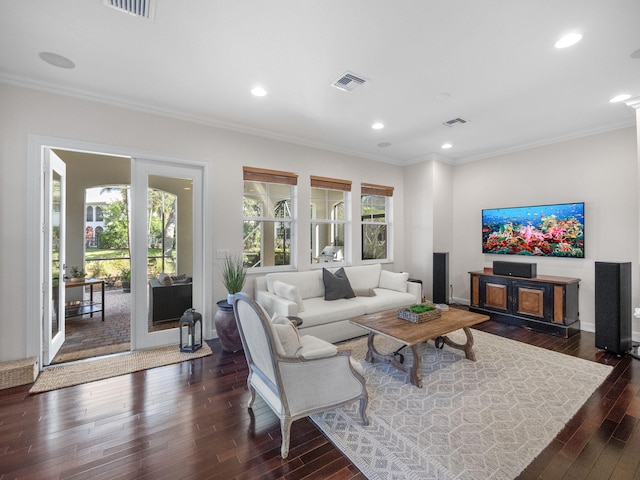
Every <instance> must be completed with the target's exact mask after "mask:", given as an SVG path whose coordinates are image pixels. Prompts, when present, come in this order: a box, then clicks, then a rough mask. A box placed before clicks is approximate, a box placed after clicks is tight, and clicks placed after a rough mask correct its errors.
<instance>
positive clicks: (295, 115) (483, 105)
mask: <svg viewBox="0 0 640 480" xmlns="http://www.w3.org/2000/svg"><path fill="white" fill-rule="evenodd" d="M152 1H153V0H152ZM152 7H153V8H152V18H151V19H145V18H139V17H135V16H133V15H129V14H127V13H123V12H120V11H117V10H115V9H113V8H110V7H108V6H106V5H104V4H103V0H65V1H64V2H63V1H51V0H29V1H24V0H0V82H5V83H9V84H14V85H22V86H27V87H32V88H38V89H44V90H47V91H54V92H59V93H63V94H68V95H73V96H79V97H82V98H89V99H94V100H99V101H103V102H108V103H113V104H117V105H123V106H127V107H132V108H137V109H141V110H144V111H150V112H155V113H161V114H166V115H171V116H174V117H178V118H182V119H187V120H191V121H196V122H200V123H204V124H208V125H215V126H219V127H223V128H228V129H233V130H238V131H244V132H249V133H253V134H257V135H262V136H266V137H270V138H276V139H282V140H287V141H292V142H295V143H298V144H304V145H311V146H316V147H320V148H325V149H329V150H331V151H336V152H342V153H348V154H354V155H358V156H361V157H365V158H369V159H374V160H380V161H384V162H389V163H394V164H398V165H408V164H412V163H415V162H419V161H423V160H426V159H439V160H442V161H446V162H449V163H452V164H456V163H461V162H466V161H472V160H477V159H480V158H484V157H488V156H491V155H496V154H500V153H506V152H510V151H515V150H519V149H523V148H528V147H531V146H535V145H543V144H547V143H552V142H555V141H560V140H564V139H569V138H575V137H579V136H583V135H588V134H591V133H597V132H602V131H607V130H611V129H615V128H621V127H625V126H630V125H634V124H635V112H634V110H633V109H632V108H630V107H629V106H627V105H625V103H624V102H622V103H617V104H612V103H609V99H610V98H612V97H613V96H615V95H618V94H621V93H628V94H630V95H632V97H637V96H640V58H637V57H640V52H638V50H639V49H640V25H639V24H638V19H640V1H638V0H611V1H603V0H561V1H552V0H536V1H534V0H519V1H513V0H483V1H478V0H430V1H426V0H402V1H389V0H342V1H336V0H189V1H188V2H186V1H179V2H178V1H170V0H155V1H154V3H153V5H152ZM575 31H577V32H580V33H582V34H583V39H582V41H581V42H579V43H578V44H576V45H574V46H573V47H569V48H565V49H556V48H554V43H555V42H556V40H558V38H560V37H561V36H562V35H563V34H565V33H568V32H575ZM41 52H52V53H55V54H59V55H62V56H64V57H66V58H67V59H69V60H71V61H72V62H73V63H74V64H75V68H59V67H56V66H52V65H50V64H48V63H45V62H44V61H43V60H41V59H40V58H39V53H41ZM634 52H636V53H635V54H634ZM632 55H633V56H632ZM346 72H351V73H354V74H355V75H357V76H359V77H362V78H364V79H366V82H365V83H364V84H362V85H359V86H358V87H357V88H355V89H354V90H353V91H351V92H345V91H341V90H339V89H337V88H334V87H332V86H331V84H332V83H333V82H334V81H335V80H337V79H338V78H340V77H341V76H343V75H344V74H345V73H346ZM257 85H260V86H262V87H264V88H265V89H266V90H267V92H268V94H267V95H266V96H264V97H254V96H252V95H251V94H250V89H251V88H253V87H254V86H257ZM454 118H462V119H464V120H467V123H464V124H460V123H458V124H456V125H455V126H453V127H447V126H444V125H443V122H446V121H448V120H451V119H454ZM374 122H382V123H383V124H384V125H385V127H384V128H383V129H380V130H374V129H372V128H371V125H372V124H373V123H374ZM446 142H448V143H451V144H452V145H453V147H452V148H450V149H448V150H443V149H442V148H441V145H442V144H444V143H446ZM387 144H390V145H387ZM380 145H383V146H380ZM384 145H387V146H384Z"/></svg>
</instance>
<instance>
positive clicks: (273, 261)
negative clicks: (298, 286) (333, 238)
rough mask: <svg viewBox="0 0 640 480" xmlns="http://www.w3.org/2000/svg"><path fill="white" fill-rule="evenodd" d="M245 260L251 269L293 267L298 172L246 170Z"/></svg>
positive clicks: (244, 168)
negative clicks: (294, 216) (295, 198)
mask: <svg viewBox="0 0 640 480" xmlns="http://www.w3.org/2000/svg"><path fill="white" fill-rule="evenodd" d="M243 178H244V198H243V257H244V260H245V265H246V266H247V267H248V268H255V267H273V266H289V265H292V259H293V258H294V257H293V242H292V235H293V233H294V232H293V194H294V187H295V185H297V183H298V176H297V175H296V174H294V173H289V172H279V171H276V170H265V169H261V168H252V167H243Z"/></svg>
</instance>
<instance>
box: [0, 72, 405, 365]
mask: <svg viewBox="0 0 640 480" xmlns="http://www.w3.org/2000/svg"><path fill="white" fill-rule="evenodd" d="M0 104H1V105H2V109H0V116H1V117H0V149H1V150H0V152H1V157H0V182H1V185H2V188H0V242H1V243H0V265H1V266H2V276H1V277H0V361H8V360H14V359H19V358H26V357H28V356H31V355H36V354H37V352H38V350H39V348H40V347H39V343H38V339H37V338H34V333H33V332H30V333H29V335H28V334H27V331H28V329H27V324H28V323H29V321H28V319H26V318H24V315H25V313H24V312H25V311H27V285H25V276H26V273H25V268H26V266H27V265H28V260H29V258H30V256H31V259H33V257H34V256H36V255H38V254H39V253H40V252H29V251H28V250H27V247H26V244H27V239H28V229H29V228H33V226H34V225H35V226H36V228H37V225H38V222H39V220H38V219H34V218H27V206H28V203H29V201H28V199H27V186H28V184H29V181H28V178H27V173H28V166H27V162H28V161H30V159H29V158H28V151H27V150H28V149H27V147H28V143H29V135H38V136H45V137H55V138H59V139H69V140H70V141H79V142H89V143H91V144H97V145H104V146H107V147H109V148H112V147H113V149H114V150H118V152H125V151H127V150H128V149H131V150H134V151H135V152H136V153H139V152H147V153H148V157H155V158H160V159H162V158H177V159H189V160H197V161H200V162H206V163H207V164H209V165H210V167H211V169H210V172H211V178H209V179H208V182H209V184H210V185H211V192H209V193H210V195H209V196H208V197H207V209H208V210H207V211H208V212H209V213H208V215H207V218H206V221H207V222H208V223H209V225H210V228H209V230H208V231H209V232H210V235H209V236H208V238H207V239H206V242H205V245H206V253H207V254H208V255H209V258H208V259H205V272H207V274H208V275H209V278H210V282H211V285H210V286H209V288H210V290H209V293H208V296H209V297H211V298H210V304H211V305H214V302H215V301H217V300H220V299H222V298H224V297H225V295H226V292H225V290H224V287H223V286H222V284H221V282H220V281H219V278H218V275H217V271H215V273H213V272H214V269H216V264H215V261H216V260H215V258H214V257H215V251H216V250H217V249H229V250H231V251H236V252H237V251H240V250H241V247H242V223H241V221H240V218H241V215H242V195H243V181H242V166H243V165H249V166H253V167H262V168H271V169H277V170H285V171H291V172H296V173H298V174H299V188H298V191H299V198H298V200H299V202H300V205H302V208H299V210H298V220H299V221H300V224H301V225H308V224H309V209H308V208H306V207H304V205H308V202H309V176H310V175H319V176H327V177H335V178H345V179H350V180H352V181H353V190H354V201H353V202H352V218H353V219H354V220H356V219H358V218H359V217H360V211H359V185H360V183H361V182H369V183H375V184H382V185H390V186H393V187H395V194H394V205H395V208H396V209H397V212H402V211H403V205H404V203H403V172H402V168H401V167H398V166H394V165H389V164H385V163H381V162H372V161H369V160H365V159H362V158H357V157H353V156H348V155H341V154H337V153H333V152H328V151H324V150H319V149H314V148H309V147H306V146H300V145H293V144H288V143H284V142H281V141H276V140H269V139H265V138H260V137H255V136H251V135H247V134H243V133H239V132H233V131H227V130H222V129H218V128H214V127H210V126H206V125H201V124H196V123H190V122H186V121H182V120H176V119H172V118H167V117H160V116H156V115H151V114H147V113H143V112H139V111H133V110H126V109H122V108H118V107H113V106H109V105H105V104H101V103H94V102H89V101H84V100H79V99H76V98H71V97H65V96H60V95H53V94H50V93H46V92H40V91H35V90H30V89H23V88H18V87H14V86H9V85H6V84H0ZM53 146H56V145H53ZM107 153H109V152H107ZM34 222H35V223H34ZM394 223H395V231H396V236H397V237H399V238H398V240H399V241H396V242H395V244H394V253H393V255H394V258H395V260H396V263H395V265H394V266H393V267H392V268H394V269H397V270H401V269H403V268H404V266H403V254H404V252H403V248H402V247H403V244H402V241H401V240H402V232H403V229H404V224H403V216H402V214H401V213H399V214H398V215H396V216H395V218H394ZM354 225H355V228H353V231H352V232H351V233H352V236H353V237H352V238H353V241H354V242H359V241H360V229H359V225H358V224H357V223H355V222H354ZM309 242H310V239H309V229H308V228H304V229H302V231H300V232H298V236H297V238H296V244H297V247H298V249H299V251H303V252H305V254H304V255H300V259H301V260H302V262H306V263H301V264H300V265H299V268H300V269H308V268H310V265H309V259H308V255H307V254H306V252H308V249H309V245H310V243H309ZM356 244H357V243H356ZM354 263H356V264H357V263H360V260H359V258H357V259H354ZM390 268H391V266H390ZM213 313H214V312H212V311H204V312H203V318H204V319H205V328H207V329H208V331H210V330H211V328H212V322H211V320H212V317H213ZM28 336H29V337H30V338H27V337H28Z"/></svg>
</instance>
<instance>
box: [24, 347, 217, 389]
mask: <svg viewBox="0 0 640 480" xmlns="http://www.w3.org/2000/svg"><path fill="white" fill-rule="evenodd" d="M212 353H213V352H212V351H211V348H210V347H209V345H207V344H206V343H204V342H203V345H202V348H200V349H199V350H197V351H196V352H194V353H186V352H181V351H180V347H179V346H178V345H168V346H165V347H160V348H150V349H145V350H136V351H134V352H129V353H123V354H119V355H110V356H108V357H101V358H93V359H88V360H82V361H78V362H73V363H67V364H64V365H57V366H55V367H49V368H47V369H45V370H44V371H43V372H41V373H40V375H39V376H38V379H37V380H36V382H35V383H34V384H33V386H32V387H31V389H30V390H29V393H32V394H33V393H42V392H48V391H49V390H56V389H58V388H64V387H70V386H73V385H80V384H82V383H88V382H93V381H95V380H102V379H105V378H111V377H117V376H119V375H125V374H127V373H133V372H137V371H140V370H146V369H148V368H155V367H161V366H164V365H170V364H173V363H180V362H185V361H187V360H193V359H195V358H200V357H206V356H208V355H211V354H212Z"/></svg>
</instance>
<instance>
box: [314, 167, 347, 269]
mask: <svg viewBox="0 0 640 480" xmlns="http://www.w3.org/2000/svg"><path fill="white" fill-rule="evenodd" d="M314 189H318V190H324V191H325V199H324V200H325V202H326V206H327V207H329V198H328V192H329V191H335V192H342V194H343V196H342V201H341V202H337V203H336V204H335V205H334V207H333V209H332V211H333V210H334V209H335V206H337V205H339V204H340V203H343V204H344V215H343V219H341V220H338V219H335V218H334V219H332V218H323V219H317V218H314V214H313V209H314V203H313V200H318V199H317V198H314V197H313V193H312V192H313V190H314ZM350 206H351V181H350V180H342V179H335V178H327V177H318V176H315V175H311V176H310V190H309V212H310V218H309V234H310V238H309V240H310V245H309V248H310V249H311V256H310V258H309V262H310V263H311V266H312V268H318V267H327V266H329V267H331V266H344V265H348V264H349V262H350V260H351V215H350V213H351V208H350ZM327 211H329V210H328V208H327ZM327 216H330V213H328V214H327ZM319 225H329V226H330V228H331V229H334V228H335V227H337V226H339V225H342V226H343V232H344V238H343V245H342V251H343V257H342V260H338V261H331V262H321V261H315V259H316V258H317V257H315V255H314V254H315V253H316V252H314V251H313V246H314V230H315V227H316V226H319ZM316 248H319V245H316ZM323 248H324V247H323ZM318 257H319V254H318Z"/></svg>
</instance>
